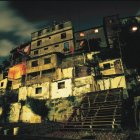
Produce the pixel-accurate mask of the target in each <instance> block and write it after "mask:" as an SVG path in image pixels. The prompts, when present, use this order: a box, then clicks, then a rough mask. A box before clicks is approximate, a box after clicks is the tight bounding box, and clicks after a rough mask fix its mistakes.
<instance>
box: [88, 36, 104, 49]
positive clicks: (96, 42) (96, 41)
mask: <svg viewBox="0 0 140 140" xmlns="http://www.w3.org/2000/svg"><path fill="white" fill-rule="evenodd" d="M100 43H101V38H92V39H89V47H90V51H100Z"/></svg>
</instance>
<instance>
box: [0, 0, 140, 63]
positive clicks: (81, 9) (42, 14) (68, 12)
mask: <svg viewBox="0 0 140 140" xmlns="http://www.w3.org/2000/svg"><path fill="white" fill-rule="evenodd" d="M113 14H120V17H126V16H134V15H137V14H140V2H137V1H122V2H121V1H113V2H111V1H84V0H81V1H76V0H75V1H68V0H67V1H64V0H62V1H60V0H57V1H54V0H51V1H20V2H19V1H13V2H12V1H11V2H10V1H1V2H0V61H1V60H2V58H4V57H7V56H8V55H9V52H10V50H11V49H12V48H14V47H16V46H18V45H19V44H21V43H24V42H26V41H29V40H30V34H31V33H32V32H33V31H36V30H38V29H41V28H44V27H45V26H48V25H51V24H52V23H53V21H54V20H55V21H58V22H59V21H63V20H64V21H67V20H71V21H72V22H73V25H74V29H75V30H80V29H84V28H89V27H94V26H96V25H102V18H103V17H104V16H109V15H113Z"/></svg>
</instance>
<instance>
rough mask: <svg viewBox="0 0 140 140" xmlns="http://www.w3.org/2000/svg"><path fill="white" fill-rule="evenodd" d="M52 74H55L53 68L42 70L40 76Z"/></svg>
mask: <svg viewBox="0 0 140 140" xmlns="http://www.w3.org/2000/svg"><path fill="white" fill-rule="evenodd" d="M53 72H55V68H53V69H48V70H43V71H42V75H47V74H50V73H53Z"/></svg>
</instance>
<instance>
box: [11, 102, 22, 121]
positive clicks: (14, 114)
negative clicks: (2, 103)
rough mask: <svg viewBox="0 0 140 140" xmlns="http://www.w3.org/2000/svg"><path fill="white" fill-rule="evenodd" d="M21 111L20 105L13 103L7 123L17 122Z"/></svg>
mask: <svg viewBox="0 0 140 140" xmlns="http://www.w3.org/2000/svg"><path fill="white" fill-rule="evenodd" d="M20 109H21V104H20V103H13V104H11V106H10V114H9V122H18V120H19V113H20Z"/></svg>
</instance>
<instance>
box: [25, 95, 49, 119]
mask: <svg viewBox="0 0 140 140" xmlns="http://www.w3.org/2000/svg"><path fill="white" fill-rule="evenodd" d="M27 104H28V105H29V106H30V108H31V109H32V111H33V112H34V113H35V114H37V115H40V116H41V120H42V121H44V120H45V118H46V117H47V116H48V113H49V111H50V109H49V108H48V107H47V106H46V100H39V99H34V98H31V97H28V98H27Z"/></svg>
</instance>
